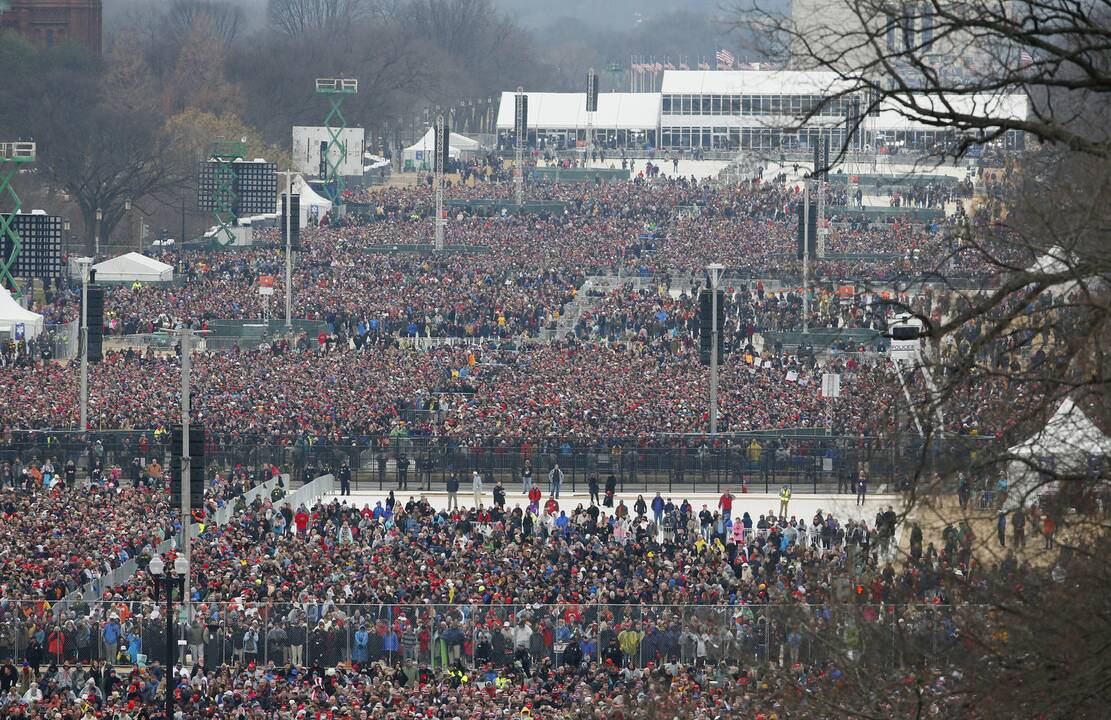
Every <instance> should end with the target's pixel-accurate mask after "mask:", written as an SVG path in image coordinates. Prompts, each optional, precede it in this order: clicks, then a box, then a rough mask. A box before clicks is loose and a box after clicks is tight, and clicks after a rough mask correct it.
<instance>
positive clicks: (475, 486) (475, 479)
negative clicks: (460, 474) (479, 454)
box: [471, 470, 482, 510]
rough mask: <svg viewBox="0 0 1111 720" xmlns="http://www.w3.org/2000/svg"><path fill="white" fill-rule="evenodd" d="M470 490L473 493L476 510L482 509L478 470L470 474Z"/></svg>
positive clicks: (480, 481) (480, 482)
mask: <svg viewBox="0 0 1111 720" xmlns="http://www.w3.org/2000/svg"><path fill="white" fill-rule="evenodd" d="M471 490H473V491H474V506H475V509H476V510H477V509H478V508H480V507H482V474H481V473H479V472H478V470H475V471H474V472H473V473H471Z"/></svg>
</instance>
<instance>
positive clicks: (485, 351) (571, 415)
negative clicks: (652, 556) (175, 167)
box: [0, 336, 887, 444]
mask: <svg viewBox="0 0 1111 720" xmlns="http://www.w3.org/2000/svg"><path fill="white" fill-rule="evenodd" d="M827 370H828V371H833V370H837V371H842V372H843V373H844V375H843V377H844V380H843V382H844V391H843V395H842V397H841V398H840V400H839V401H838V404H837V408H836V411H834V410H833V408H832V407H831V406H830V405H829V401H828V400H826V399H823V398H822V397H821V396H820V386H821V375H822V372H823V371H827ZM721 372H722V374H721V380H720V391H721V398H720V407H721V417H722V427H723V428H725V429H728V430H753V429H762V428H788V427H810V426H818V427H823V426H826V425H828V424H829V423H832V424H833V427H834V429H835V430H837V431H846V432H849V433H851V434H857V433H860V432H867V433H869V434H871V433H872V432H875V430H876V429H877V427H879V426H877V425H875V423H876V422H881V423H882V422H883V417H882V416H877V415H876V413H875V409H876V407H877V403H883V402H886V400H887V398H886V397H885V396H884V395H883V393H879V392H877V389H878V388H879V387H880V385H881V384H882V382H883V378H884V373H885V371H884V370H883V368H882V366H881V365H879V364H876V363H875V362H874V361H864V360H860V361H858V360H855V359H849V360H847V361H846V360H844V359H842V358H824V357H816V356H813V355H808V356H802V355H794V354H789V353H780V354H776V353H774V352H771V351H767V352H765V353H763V354H761V353H757V352H756V351H755V350H751V349H750V351H749V352H741V351H738V352H735V353H733V354H732V355H730V356H729V360H728V362H726V363H725V365H724V367H723V368H722V371H721ZM192 373H193V384H194V388H195V390H194V393H195V398H196V399H195V401H194V402H193V405H192V408H193V412H194V415H195V417H196V418H197V420H198V421H199V422H201V423H203V424H204V425H205V427H206V428H207V430H208V431H209V432H210V433H211V434H212V435H213V436H214V437H218V438H223V439H224V440H225V441H226V442H229V443H234V442H236V441H237V439H246V438H255V439H264V438H268V437H295V436H298V435H306V436H313V437H319V436H344V437H365V436H374V435H384V434H386V433H388V432H390V431H391V430H392V429H393V428H394V427H395V426H396V425H397V423H398V422H399V421H401V420H405V419H406V418H411V416H412V413H413V412H414V411H415V412H417V413H418V416H417V420H416V422H415V429H412V430H411V432H417V433H419V434H422V435H427V436H430V437H441V436H443V437H452V438H456V439H460V438H465V439H482V440H485V441H488V442H490V443H491V444H497V443H498V442H500V441H502V440H507V439H508V440H519V439H523V438H529V439H532V440H533V441H538V440H542V439H550V438H555V439H559V440H564V439H569V440H571V441H573V442H576V443H578V442H582V441H583V440H586V441H588V442H589V443H590V444H593V443H594V442H595V441H601V440H605V439H620V440H627V441H638V440H639V441H642V442H651V441H652V439H653V438H655V437H657V436H658V434H659V433H698V432H702V431H704V428H705V422H704V420H705V417H704V416H705V414H706V412H707V411H706V403H705V402H703V401H702V399H701V398H702V396H703V393H704V389H705V388H706V387H707V382H708V381H707V368H706V367H704V366H702V365H700V364H699V363H698V362H697V341H694V340H691V339H690V338H689V337H688V338H682V337H673V338H657V339H655V340H653V341H652V342H650V343H647V344H644V345H642V346H638V347H633V348H628V349H627V348H626V347H625V346H624V345H618V346H610V345H608V344H603V343H593V342H587V343H580V342H575V341H572V342H564V343H551V344H542V345H534V346H521V347H515V348H511V349H497V348H496V347H489V348H488V347H482V346H454V347H453V346H439V347H436V348H432V349H428V350H416V349H407V348H402V347H396V346H394V345H384V344H370V343H356V342H355V340H354V339H351V338H342V337H341V338H340V339H339V340H338V341H337V340H336V339H335V338H334V337H332V338H330V340H329V341H328V342H321V340H320V339H319V338H307V337H304V336H301V337H300V338H299V339H295V340H292V341H285V340H282V341H276V342H274V343H273V344H272V345H269V346H267V347H266V348H264V349H260V350H250V351H246V350H244V351H239V352H207V353H194V358H193V366H192ZM180 374H181V373H180V368H179V361H178V359H177V357H176V356H174V355H173V354H168V353H156V352H154V351H150V350H148V351H147V352H145V353H140V352H137V351H126V352H120V353H109V354H108V355H107V357H106V359H105V361H104V362H102V363H99V364H97V365H95V366H94V367H93V369H92V372H91V373H90V384H89V388H90V390H89V423H90V427H91V428H93V429H99V430H116V429H122V430H127V429H147V428H159V427H163V428H164V427H168V426H169V425H170V424H171V423H172V422H173V421H174V419H175V417H176V413H177V412H178V408H179V407H180V405H179V402H180V401H179V399H178V389H179V387H180ZM0 377H2V378H3V382H2V383H0V384H3V385H10V386H12V387H35V388H37V389H38V392H37V393H36V395H30V396H29V395H27V394H22V393H6V394H3V395H0V407H2V408H3V413H2V419H0V429H46V428H72V427H74V426H75V425H76V423H77V421H78V416H77V413H78V408H77V407H76V404H75V403H74V402H73V399H74V398H76V397H77V394H78V380H79V378H78V368H77V367H76V366H74V365H69V366H65V365H61V364H57V363H45V364H35V365H28V366H15V367H10V368H5V369H3V370H2V371H0Z"/></svg>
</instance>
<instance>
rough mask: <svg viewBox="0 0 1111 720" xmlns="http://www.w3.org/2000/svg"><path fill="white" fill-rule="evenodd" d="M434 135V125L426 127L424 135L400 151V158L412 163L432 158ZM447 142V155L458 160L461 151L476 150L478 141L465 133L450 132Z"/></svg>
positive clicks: (434, 144) (474, 151) (471, 151)
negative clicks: (449, 138)
mask: <svg viewBox="0 0 1111 720" xmlns="http://www.w3.org/2000/svg"><path fill="white" fill-rule="evenodd" d="M435 135H436V129H435V128H434V127H430V128H428V132H426V133H425V134H424V137H422V138H421V139H420V140H417V142H416V143H415V144H413V145H410V146H409V147H407V148H405V149H404V150H402V151H401V159H402V160H403V161H407V162H408V161H412V162H414V163H422V162H430V161H431V160H432V153H433V152H435V150H436V138H435ZM449 142H450V144H449V146H448V155H449V156H450V157H451V158H452V159H455V160H458V159H459V155H460V154H461V153H466V154H474V153H477V152H478V148H479V145H478V141H477V140H471V139H470V138H469V137H466V136H465V135H460V134H459V133H452V134H451V140H450V141H449Z"/></svg>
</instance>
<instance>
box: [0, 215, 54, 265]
mask: <svg viewBox="0 0 1111 720" xmlns="http://www.w3.org/2000/svg"><path fill="white" fill-rule="evenodd" d="M12 229H13V230H15V231H16V233H18V234H19V242H20V244H21V246H22V247H21V248H20V251H19V256H18V257H16V259H15V264H14V265H12V268H11V273H12V275H14V276H16V277H25V278H31V277H35V278H48V277H50V278H52V277H60V276H61V275H62V218H61V217H59V216H57V215H40V214H37V213H36V214H31V213H20V214H18V215H15V216H14V217H13V218H12ZM11 255H12V241H11V239H10V238H9V237H8V236H7V235H6V234H2V235H0V258H3V259H4V260H5V261H7V260H8V258H10V257H11Z"/></svg>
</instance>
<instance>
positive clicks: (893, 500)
mask: <svg viewBox="0 0 1111 720" xmlns="http://www.w3.org/2000/svg"><path fill="white" fill-rule="evenodd" d="M520 489H521V488H520V487H514V488H508V487H507V488H506V490H507V494H506V504H507V505H508V506H509V507H510V508H512V507H514V506H517V505H519V506H521V507H524V506H525V505H526V504H527V499H526V498H525V496H524V495H522V494H521V492H520ZM541 490H544V491H545V494H544V499H545V500H547V492H546V490H547V487H546V483H545V484H544V485H542V486H541ZM388 494H389V492H388V491H386V492H378V491H374V492H352V493H351V495H350V496H349V497H339V496H338V493H333V494H332V495H331V496H328V497H325V498H324V501H325V502H331V500H332V498H333V497H337V498H338V499H339V500H340V501H341V502H344V503H349V504H352V505H354V506H355V507H359V508H361V507H363V505H370V506H371V507H373V506H374V504H375V503H376V502H378V501H384V500H385V499H386V496H387V495H388ZM394 496H395V497H396V498H397V500H398V501H399V502H401V503H405V502H407V501H408V500H409V498H410V497H412V498H414V499H416V498H419V497H421V496H424V497H426V498H427V499H428V502H430V503H431V504H432V507H434V508H436V509H442V508H446V507H447V493H446V492H421V491H419V490H394ZM661 496H662V497H663V498H664V499H665V500H667V499H668V498H670V499H671V500H672V501H673V502H674V503H675V504H676V505H678V504H680V503H682V502H683V499H684V498H686V499H687V500H689V501H690V503H691V505H693V506H694V509H695V512H698V511H700V510H701V509H702V506H703V505H707V506H708V507H709V508H710V509H711V510H714V509H716V508H717V503H718V498H719V497H720V495H718V494H716V493H714V494H711V493H691V494H671V495H669V494H667V493H661ZM653 497H654V495H645V496H644V501H645V502H646V503H648V504H649V505H651V504H652V498H653ZM636 499H637V493H617V495H616V499H615V500H614V503H615V505H616V503H617V502H619V501H621V500H624V501H625V505H626V506H628V507H629V510H630V512H631V511H632V507H633V504H634V503H635V502H636ZM473 501H474V494H473V493H472V492H471V489H470V484H469V483H464V484H463V485H462V487H461V488H460V490H459V502H460V504H462V505H464V506H470V505H472V504H473ZM482 502H483V503H484V504H486V503H492V502H493V492H492V489H491V488H487V489H486V491H485V492H484V493H483V495H482ZM589 503H590V496H589V495H587V494H586V493H568V492H564V493H560V497H559V504H560V508H561V509H564V510H568V509H574V508H575V507H576V506H577V505H579V504H582V505H583V506H586V505H588V504H589ZM888 505H893V506H897V505H898V498H897V497H896V496H895V495H871V496H869V497H868V498H867V499H866V500H865V502H864V504H863V505H857V504H856V501H855V498H854V497H853V496H852V495H832V494H828V495H827V494H821V493H818V494H813V493H807V494H805V495H804V494H801V493H795V495H794V496H793V497H792V498H791V502H790V504H789V505H788V506H787V514H788V515H793V516H795V517H805V518H807V520H809V519H810V518H812V517H813V516H814V514H815V513H816V512H817V511H818V510H821V511H822V512H823V513H829V512H832V513H833V515H834V517H836V518H838V519H839V520H841V521H844V520H848V519H850V518H851V519H863V520H866V521H867V522H868V524H869V525H871V524H872V523H874V522H875V519H876V513H877V512H879V511H880V510H881V509H886V508H887V506H888ZM896 510H898V508H896ZM778 511H779V496H778V495H777V494H774V493H749V494H745V495H739V494H737V495H734V499H733V516H734V517H740V516H741V515H742V514H744V513H745V512H748V514H749V515H750V516H751V517H752V518H753V520H756V519H757V518H759V516H760V515H766V514H768V513H769V512H771V513H777V512H778Z"/></svg>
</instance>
